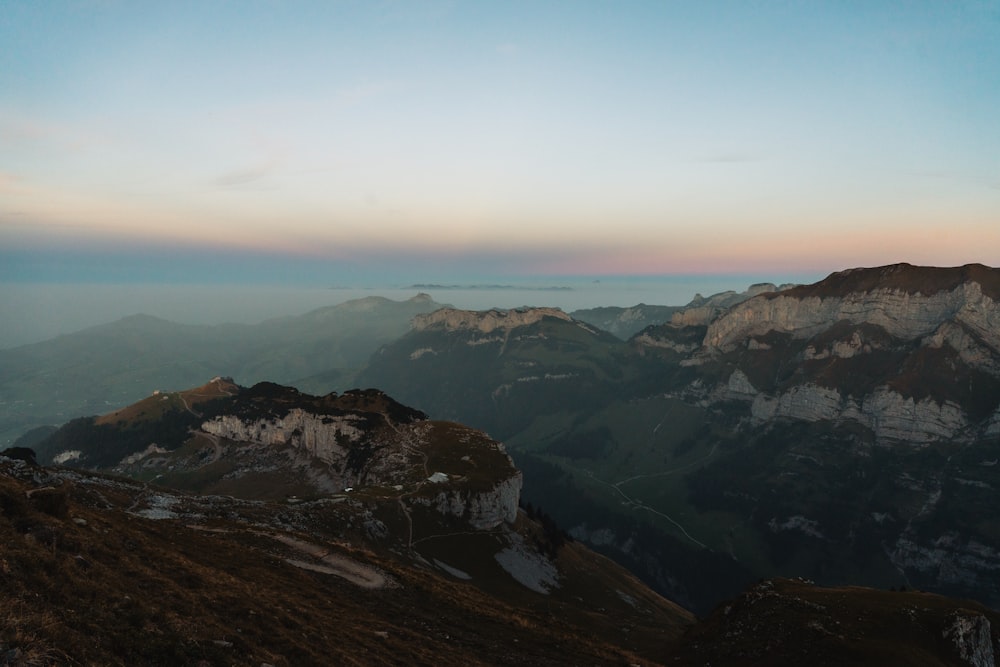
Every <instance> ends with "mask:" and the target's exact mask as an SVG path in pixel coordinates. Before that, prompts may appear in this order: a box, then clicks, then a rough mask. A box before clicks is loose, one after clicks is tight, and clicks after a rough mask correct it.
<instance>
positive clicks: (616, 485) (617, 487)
mask: <svg viewBox="0 0 1000 667" xmlns="http://www.w3.org/2000/svg"><path fill="white" fill-rule="evenodd" d="M659 427H660V425H659V424H657V426H656V429H658V428H659ZM656 429H654V430H653V432H654V433H655V432H656ZM718 447H719V445H718V444H717V443H716V444H714V445H712V449H711V451H709V452H708V454H706V455H705V456H703V457H702V458H700V459H698V460H697V461H692V462H691V463H688V464H686V465H683V466H680V467H677V468H671V469H670V470H663V471H661V472H653V473H645V474H642V475H633V476H632V477H627V478H625V479H623V480H620V481H617V482H606V481H604V480H603V479H600V478H598V477H596V476H595V475H594V473H593V472H591V471H590V470H587V469H585V468H577V470H578V471H580V472H582V473H584V474H585V475H586V476H587V477H589V478H590V479H592V480H593V481H595V482H597V483H598V484H601V485H602V486H606V487H608V488H609V489H612V490H613V491H614V492H615V493H617V494H618V495H619V496H621V498H622V500H623V501H624V502H625V503H626V504H627V505H629V506H631V507H632V508H633V509H641V510H645V511H647V512H649V513H650V514H655V515H656V516H658V517H661V518H663V519H666V520H667V521H669V522H670V523H671V524H672V525H673V526H674V527H675V528H677V530H679V531H680V532H681V534H682V535H684V537H686V538H687V539H689V540H691V541H692V542H694V543H695V544H697V545H698V546H699V547H701V548H703V549H708V548H709V547H708V545H707V544H705V543H704V542H702V541H701V540H699V539H697V538H695V537H694V536H693V535H691V533H689V532H688V530H687V528H685V527H684V526H683V525H682V524H681V523H679V522H678V521H677V520H676V519H674V518H673V517H672V516H670V515H669V514H664V513H663V512H661V511H659V510H657V509H654V508H652V507H650V506H648V505H645V504H643V503H642V502H641V501H638V500H635V499H634V498H632V496H630V495H628V494H627V493H625V492H624V491H623V490H622V488H621V487H622V486H623V485H625V484H628V483H630V482H634V481H635V480H638V479H647V478H650V477H667V476H669V475H673V474H675V473H678V472H683V471H685V470H690V469H691V468H694V467H696V466H699V465H701V464H703V463H704V462H706V461H708V460H709V459H711V458H712V457H713V456H715V452H716V450H717V449H718Z"/></svg>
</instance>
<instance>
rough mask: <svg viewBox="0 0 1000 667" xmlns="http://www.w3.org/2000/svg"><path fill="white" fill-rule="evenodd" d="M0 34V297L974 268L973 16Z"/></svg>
mask: <svg viewBox="0 0 1000 667" xmlns="http://www.w3.org/2000/svg"><path fill="white" fill-rule="evenodd" d="M0 45H2V46H0V281H35V280H41V281H44V280H55V281H73V280H78V281H79V280H99V281H100V280H104V281H108V280H112V281H117V280H121V281H129V280H154V281H160V282H162V281H167V282H169V281H172V280H190V279H192V277H195V278H197V279H203V280H206V281H217V280H226V279H234V278H235V279H243V278H245V277H246V276H250V275H252V274H254V273H257V274H258V278H260V277H261V276H263V279H266V280H269V281H270V280H274V281H279V282H280V281H282V280H294V281H317V282H326V283H337V282H343V281H345V280H350V279H352V278H356V279H363V280H375V279H377V278H380V279H384V280H386V281H390V282H392V281H398V282H404V283H405V282H408V281H410V282H412V281H421V280H439V279H447V280H460V279H462V278H463V277H470V279H472V277H475V276H483V275H488V276H501V277H503V276H510V277H518V276H547V275H553V276H558V275H599V274H608V275H628V274H642V275H663V274H667V275H669V274H692V273H695V274H697V273H704V274H713V275H715V274H719V273H727V272H728V273H738V274H742V275H748V274H755V275H762V276H769V277H770V278H772V279H774V280H778V281H780V280H782V279H783V277H784V276H790V275H801V274H804V273H808V274H816V275H822V274H825V273H827V272H829V271H833V270H838V269H842V268H847V267H850V266H865V265H868V266H870V265H876V264H885V263H891V262H896V261H909V262H912V263H918V264H937V265H954V264H962V263H966V262H983V263H987V264H992V265H997V264H1000V224H998V223H1000V123H998V122H997V120H996V119H997V117H1000V2H996V1H990V2H983V1H980V2H973V1H970V2H960V1H957V2H916V1H914V2H878V1H864V2H862V1H858V2H851V1H846V0H845V1H836V2H792V1H774V2H755V1H750V0H746V1H742V2H713V1H704V2H669V1H666V0H663V1H657V2H614V3H613V2H585V1H582V0H581V1H575V2H538V1H536V2H523V3H521V2H504V3H489V2H332V1H331V2H281V1H279V0H268V1H263V0H262V1H256V2H255V1H252V0H251V1H248V2H221V1H211V0H203V1H201V2H167V3H160V2H116V1H114V0H105V1H99V0H87V1H85V0H80V1H76V2H73V1H64V2H28V1H21V0H5V1H4V2H2V3H0ZM213 267H214V268H213ZM220 267H221V268H220Z"/></svg>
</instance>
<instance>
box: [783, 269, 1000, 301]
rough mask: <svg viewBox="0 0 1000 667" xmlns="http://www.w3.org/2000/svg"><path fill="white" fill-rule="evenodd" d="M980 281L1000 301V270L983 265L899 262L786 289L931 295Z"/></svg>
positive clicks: (836, 293) (798, 293)
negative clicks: (946, 265) (924, 264)
mask: <svg viewBox="0 0 1000 667" xmlns="http://www.w3.org/2000/svg"><path fill="white" fill-rule="evenodd" d="M973 282H974V283H978V284H979V286H980V288H981V289H982V291H983V294H986V295H988V296H989V297H991V298H992V299H994V300H1000V269H995V268H992V267H988V266H985V265H983V264H965V265H963V266H953V267H935V266H915V265H913V264H907V263H899V264H888V265H886V266H876V267H868V268H865V267H861V268H854V269H847V270H844V271H837V272H835V273H831V274H830V275H829V276H827V277H826V278H824V279H823V280H821V281H819V282H818V283H813V284H811V285H799V286H796V287H793V288H791V289H789V290H785V291H783V292H778V293H774V294H772V296H777V295H778V294H784V295H788V296H797V297H805V296H819V297H824V296H843V295H846V294H849V293H856V292H870V291H872V290H874V289H892V290H898V291H901V292H904V293H907V294H922V295H923V296H931V295H933V294H937V293H939V292H950V291H952V290H954V289H955V288H957V287H959V286H960V285H962V284H965V283H973Z"/></svg>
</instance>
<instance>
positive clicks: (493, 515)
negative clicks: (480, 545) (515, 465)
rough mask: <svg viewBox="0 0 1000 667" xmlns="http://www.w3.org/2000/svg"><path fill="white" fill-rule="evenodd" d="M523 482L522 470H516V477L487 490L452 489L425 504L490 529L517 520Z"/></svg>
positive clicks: (476, 525) (478, 526)
mask: <svg viewBox="0 0 1000 667" xmlns="http://www.w3.org/2000/svg"><path fill="white" fill-rule="evenodd" d="M522 484H523V477H522V475H521V471H520V470H516V471H515V472H514V474H513V475H512V476H510V477H508V478H507V479H505V480H503V481H501V482H500V483H499V484H497V485H496V486H495V487H493V488H492V489H489V490H487V491H479V492H472V491H469V490H467V489H461V488H456V489H450V490H447V491H441V492H440V493H439V494H437V495H436V496H434V498H433V499H430V500H425V501H423V503H424V504H427V505H429V506H431V507H434V508H435V509H436V510H437V511H438V512H440V513H442V514H447V515H451V516H454V517H457V518H460V519H464V520H465V521H466V522H468V523H469V525H471V526H472V527H473V528H475V529H476V530H490V529H492V528H496V527H497V526H499V525H500V524H502V523H504V522H507V523H513V522H514V520H515V519H516V518H517V508H518V504H519V502H520V499H521V486H522ZM417 502H421V501H419V500H418V501H417Z"/></svg>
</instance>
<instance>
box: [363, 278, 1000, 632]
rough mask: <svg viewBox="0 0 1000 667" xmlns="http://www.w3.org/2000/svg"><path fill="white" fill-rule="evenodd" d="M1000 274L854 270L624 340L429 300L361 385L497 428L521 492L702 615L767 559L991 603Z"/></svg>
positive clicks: (822, 577) (837, 576)
mask: <svg viewBox="0 0 1000 667" xmlns="http://www.w3.org/2000/svg"><path fill="white" fill-rule="evenodd" d="M998 273H1000V272H998V271H997V270H996V269H990V268H987V267H983V266H978V265H973V266H966V267H957V268H953V269H936V268H927V267H914V266H910V265H895V266H889V267H879V268H874V269H860V270H853V271H847V272H842V273H837V274H833V275H831V276H830V277H829V278H827V279H825V280H824V281H821V282H819V283H817V284H815V285H807V286H799V287H791V288H786V289H783V290H778V289H770V288H768V289H764V290H762V291H761V292H760V293H758V294H756V295H755V296H752V297H750V298H746V299H743V300H740V301H739V302H738V303H735V304H733V305H730V306H729V307H728V308H725V307H724V308H719V309H716V310H713V309H704V308H695V309H694V311H693V312H691V311H687V310H682V311H678V312H676V313H674V314H673V315H672V318H671V321H670V322H669V323H665V324H661V325H658V326H652V327H648V328H647V329H645V330H643V331H642V332H640V333H638V334H636V335H635V336H634V337H633V338H631V339H630V340H629V341H628V342H623V341H620V340H617V339H614V338H612V337H610V336H608V335H607V334H605V333H603V332H601V331H600V330H597V329H595V328H593V327H592V326H590V325H587V324H585V323H583V322H580V321H578V320H574V319H573V318H571V317H569V316H567V315H565V314H562V313H559V312H551V311H543V310H538V309H534V310H530V311H519V312H516V311H507V312H505V313H499V312H489V313H478V314H470V313H464V312H458V311H448V310H441V311H437V312H436V313H432V314H430V315H427V316H421V317H418V318H417V319H416V320H415V325H414V328H413V330H412V331H410V332H409V333H407V334H406V335H405V336H403V337H402V338H400V339H398V340H397V341H396V342H394V343H392V344H390V345H388V346H386V347H384V348H382V349H381V350H380V351H379V353H378V354H376V355H375V356H373V358H372V360H371V362H370V363H369V365H368V366H367V368H366V369H364V370H363V371H362V373H361V374H360V375H359V381H360V382H361V383H362V384H367V385H372V386H379V387H382V388H384V389H385V390H386V391H388V392H390V393H392V394H393V395H395V396H398V397H399V398H400V400H403V401H404V402H407V403H409V404H412V405H414V406H416V407H418V408H419V409H422V410H425V411H428V412H430V413H432V414H442V415H446V416H447V417H448V418H451V419H456V420H459V421H462V422H464V423H468V424H472V425H475V426H478V427H480V428H483V429H485V430H487V431H489V432H490V433H491V434H493V435H494V436H495V437H497V438H499V439H501V440H503V441H504V442H506V443H507V444H508V446H509V448H510V451H511V454H512V456H513V457H514V459H515V461H517V462H518V465H519V466H520V467H521V468H522V469H523V470H524V472H525V476H526V480H527V483H526V486H525V495H526V497H527V498H528V499H530V500H531V501H532V502H534V503H536V504H538V505H541V506H543V507H545V508H546V510H547V511H549V512H551V513H552V515H553V517H554V518H555V519H556V520H557V521H558V522H559V523H560V524H561V525H564V526H566V527H567V528H568V529H569V530H570V532H571V534H573V535H574V536H575V537H576V538H577V539H580V540H583V541H585V542H587V543H588V544H590V545H591V546H593V547H594V548H598V549H600V550H602V551H603V552H605V553H607V554H609V555H613V556H614V557H615V558H616V559H618V560H619V562H622V563H624V564H626V565H627V566H629V567H630V568H631V569H632V570H633V571H635V572H637V573H640V574H641V575H642V576H643V577H644V579H645V580H646V581H647V582H649V583H650V584H652V585H653V586H654V587H655V588H657V590H659V591H661V592H662V593H664V594H665V595H667V596H668V597H670V598H671V599H675V600H678V601H681V602H682V603H683V604H685V605H688V606H689V607H691V608H693V609H695V610H697V611H699V612H700V613H704V612H707V611H708V610H709V609H710V608H711V607H712V605H714V604H715V603H717V602H718V601H719V600H720V599H722V598H724V597H726V596H728V595H731V594H734V593H735V592H737V591H739V590H740V589H742V588H743V587H744V586H745V585H746V584H747V583H749V582H751V581H753V580H754V579H756V578H758V577H760V576H774V575H779V574H784V575H786V576H787V575H794V576H802V577H807V578H810V579H815V580H817V581H822V582H824V583H830V584H841V583H864V584H868V585H875V586H879V587H884V588H888V587H889V586H911V587H912V586H918V587H921V588H925V589H928V590H936V591H940V592H944V593H948V594H954V595H962V596H972V597H976V598H977V599H980V600H982V601H983V602H985V603H987V604H990V605H994V606H995V605H997V604H998V602H1000V590H998V588H997V581H998V579H997V576H996V575H997V570H998V568H1000V551H998V550H1000V532H998V531H1000V526H998V524H996V522H995V521H994V520H993V517H992V512H991V511H990V510H989V509H988V508H989V507H991V506H992V505H994V504H995V503H996V502H997V501H998V500H1000V498H997V496H996V494H997V488H998V487H1000V480H998V479H996V475H997V474H998V473H997V472H996V471H997V468H996V467H995V465H996V459H997V456H998V454H997V437H998V434H1000V416H998V415H1000V413H998V410H1000V373H998V368H1000V366H998V359H1000V341H998V338H997V332H998V331H1000V319H998V317H1000V307H998V305H997V300H996V297H997V284H998ZM424 379H426V380H427V381H426V382H424Z"/></svg>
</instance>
